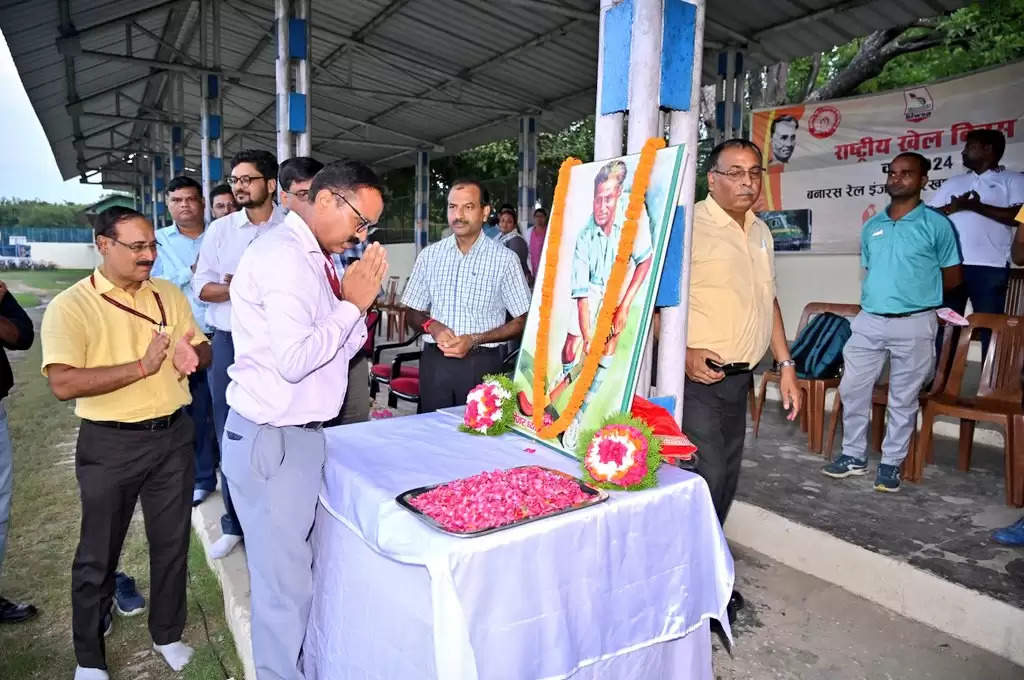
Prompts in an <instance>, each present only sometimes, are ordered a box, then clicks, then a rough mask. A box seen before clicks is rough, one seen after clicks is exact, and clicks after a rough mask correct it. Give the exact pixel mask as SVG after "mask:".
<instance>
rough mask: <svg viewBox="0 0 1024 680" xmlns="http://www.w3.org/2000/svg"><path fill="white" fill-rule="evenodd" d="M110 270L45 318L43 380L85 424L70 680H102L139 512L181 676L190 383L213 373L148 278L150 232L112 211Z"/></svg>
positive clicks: (169, 295) (152, 628) (167, 639)
mask: <svg viewBox="0 0 1024 680" xmlns="http://www.w3.org/2000/svg"><path fill="white" fill-rule="evenodd" d="M95 229H96V247H97V249H98V250H99V252H100V255H101V256H102V258H103V262H102V264H101V265H100V266H99V267H97V268H96V269H95V270H94V271H93V272H92V274H90V275H89V276H87V277H86V278H84V279H82V280H81V281H79V282H78V283H76V284H74V285H73V286H71V287H70V288H68V289H67V290H65V291H63V292H61V293H60V294H59V295H57V296H56V297H55V298H54V299H53V300H52V301H51V302H50V304H49V305H48V306H47V308H46V313H45V314H44V316H43V324H42V331H41V333H40V337H41V338H42V343H43V364H42V372H43V375H45V376H46V377H47V379H48V380H49V384H50V389H51V390H52V391H53V394H54V395H55V396H56V397H57V398H58V399H60V400H61V401H66V400H68V399H74V400H75V414H76V415H77V416H78V417H79V418H81V419H82V424H81V427H80V428H79V433H78V445H77V449H76V451H75V472H76V476H77V478H78V485H79V490H80V495H81V503H82V508H81V513H82V522H81V533H80V535H79V541H78V549H77V550H76V552H75V559H74V563H73V564H72V567H71V608H72V621H71V628H72V632H73V638H74V647H75V657H76V659H77V661H78V668H77V669H76V670H75V680H107V678H108V673H107V667H106V655H105V650H104V643H103V638H104V635H105V634H106V633H109V630H110V625H111V623H110V621H111V616H110V610H111V604H112V599H113V595H114V569H115V568H116V566H117V559H118V556H119V555H120V553H121V548H122V546H123V544H124V538H125V534H126V533H127V531H128V526H129V524H130V523H131V520H132V514H133V512H134V510H135V504H136V501H137V500H140V499H141V501H142V512H143V515H144V516H145V520H146V522H145V524H146V538H147V541H148V543H149V553H150V565H151V567H152V568H151V573H150V583H151V585H150V593H149V594H150V607H149V632H150V635H151V636H152V638H153V643H154V648H155V649H156V651H158V652H159V653H160V654H161V656H163V658H164V660H165V661H167V663H168V665H169V666H170V667H171V668H172V669H174V670H175V671H180V670H181V669H182V668H183V667H184V666H185V664H187V663H188V661H189V659H190V658H191V656H192V649H191V648H190V647H189V646H188V645H185V644H184V643H182V642H181V634H182V631H183V630H184V627H185V615H186V606H185V604H186V603H185V585H186V560H187V556H188V545H189V528H190V527H189V520H190V516H191V504H192V484H193V478H194V472H195V454H194V448H193V434H194V428H193V425H192V419H191V418H189V417H188V415H187V413H185V409H184V407H186V406H188V404H189V402H190V401H191V399H192V396H191V394H190V393H189V389H188V382H187V381H186V380H185V378H186V377H187V376H189V375H191V374H192V373H193V372H195V371H197V370H203V369H205V368H206V366H208V365H209V362H210V345H209V343H208V342H207V340H206V337H205V336H204V335H203V333H202V331H201V330H200V329H199V327H198V326H197V324H196V322H195V320H194V318H193V316H192V307H191V306H190V305H189V302H188V299H187V298H186V297H185V296H184V294H182V292H181V290H180V289H179V288H178V287H177V286H175V285H174V284H173V283H171V282H170V281H167V280H165V279H153V278H150V274H151V272H152V269H153V261H154V258H155V257H157V242H156V240H155V234H154V232H153V225H152V224H151V223H150V222H149V220H148V219H146V217H145V216H143V215H142V214H140V213H138V212H136V211H135V210H132V209H130V208H123V207H120V206H115V207H111V208H107V209H106V210H104V211H103V212H101V213H100V214H99V215H98V216H97V219H96V225H95Z"/></svg>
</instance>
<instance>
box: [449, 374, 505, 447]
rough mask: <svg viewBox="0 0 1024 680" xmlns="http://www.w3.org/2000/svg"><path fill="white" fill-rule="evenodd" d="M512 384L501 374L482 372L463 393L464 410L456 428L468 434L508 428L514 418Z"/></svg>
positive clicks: (487, 433) (501, 432)
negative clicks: (464, 397) (477, 382)
mask: <svg viewBox="0 0 1024 680" xmlns="http://www.w3.org/2000/svg"><path fill="white" fill-rule="evenodd" d="M514 393H515V388H514V387H513V386H512V381H511V380H509V379H508V377H507V376H504V375H485V376H484V381H483V382H482V383H480V384H479V385H477V386H476V387H474V388H473V389H471V390H470V391H469V394H467V395H466V412H465V414H464V415H463V416H462V425H459V429H460V430H461V431H463V432H468V433H469V434H485V435H488V436H491V437H493V436H495V435H499V434H504V433H505V432H507V431H508V430H509V428H510V427H511V425H512V422H513V421H514V419H515V412H516V407H515V399H513V398H512V395H513V394H514Z"/></svg>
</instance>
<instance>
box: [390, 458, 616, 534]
mask: <svg viewBox="0 0 1024 680" xmlns="http://www.w3.org/2000/svg"><path fill="white" fill-rule="evenodd" d="M519 468H537V469H540V470H545V471H547V472H551V473H554V474H556V475H559V476H561V477H565V478H567V479H571V480H572V481H574V482H576V483H577V484H579V485H580V490H582V491H583V493H585V494H587V495H588V496H590V498H589V499H587V500H585V501H583V502H582V503H579V504H577V505H573V506H571V507H568V508H562V509H561V510H557V511H555V512H551V513H548V514H546V515H540V516H538V517H529V518H527V519H521V520H517V521H515V522H509V523H508V524H502V525H501V526H497V527H491V528H490V529H481V530H479V531H466V532H458V531H449V530H448V529H445V528H444V527H442V526H441V525H440V524H438V523H437V522H436V521H434V519H433V518H432V517H430V515H427V514H425V513H424V512H422V511H420V510H419V509H418V508H416V507H414V506H413V505H412V504H411V503H410V502H409V500H410V499H412V498H415V497H416V496H418V495H420V494H421V493H425V492H427V491H430V490H431V489H435V488H437V487H439V486H443V485H445V484H448V482H440V483H439V484H431V485H430V486H420V487H417V488H415V489H409V490H408V491H403V492H402V493H400V494H398V495H397V496H395V502H396V503H398V505H400V506H401V507H403V508H405V509H406V510H408V511H409V512H411V513H412V514H413V516H415V517H416V518H418V519H419V520H420V521H421V522H423V523H424V524H426V525H427V526H429V527H431V528H432V529H435V530H437V531H440V532H441V533H443V534H448V535H449V536H457V537H458V538H472V537H474V536H486V535H487V534H493V533H494V532H495V531H502V530H503V529H511V528H512V527H517V526H521V525H523V524H529V523H530V522H536V521H537V520H539V519H547V518H548V517H555V516H557V515H564V514H565V513H567V512H572V511H573V510H579V509H581V508H589V507H590V506H591V505H597V504H598V503H603V502H604V501H606V500H608V492H607V491H605V490H603V489H595V488H594V487H592V486H587V484H586V483H584V482H583V480H582V479H579V478H577V477H573V476H572V475H570V474H568V473H566V472H562V471H561V470H555V469H552V468H549V467H544V466H543V465H520V466H518V467H515V468H510V469H512V470H518V469H519ZM451 481H455V480H451Z"/></svg>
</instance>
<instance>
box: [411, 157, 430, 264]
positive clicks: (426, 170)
mask: <svg viewBox="0 0 1024 680" xmlns="http://www.w3.org/2000/svg"><path fill="white" fill-rule="evenodd" d="M429 237H430V152H429V151H417V152H416V194H415V205H414V206H413V241H414V242H415V244H416V254H417V255H418V254H419V252H420V251H421V250H423V249H424V248H426V247H427V242H428V239H429Z"/></svg>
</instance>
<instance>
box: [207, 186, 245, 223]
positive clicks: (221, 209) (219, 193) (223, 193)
mask: <svg viewBox="0 0 1024 680" xmlns="http://www.w3.org/2000/svg"><path fill="white" fill-rule="evenodd" d="M236 210H238V204H237V203H235V195H234V193H232V191H231V187H229V186H228V185H227V184H218V185H217V186H215V187H214V188H213V189H211V190H210V218H211V219H210V221H211V222H212V221H213V220H218V219H220V218H221V217H224V216H225V215H230V214H231V213H233V212H235V211H236Z"/></svg>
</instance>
